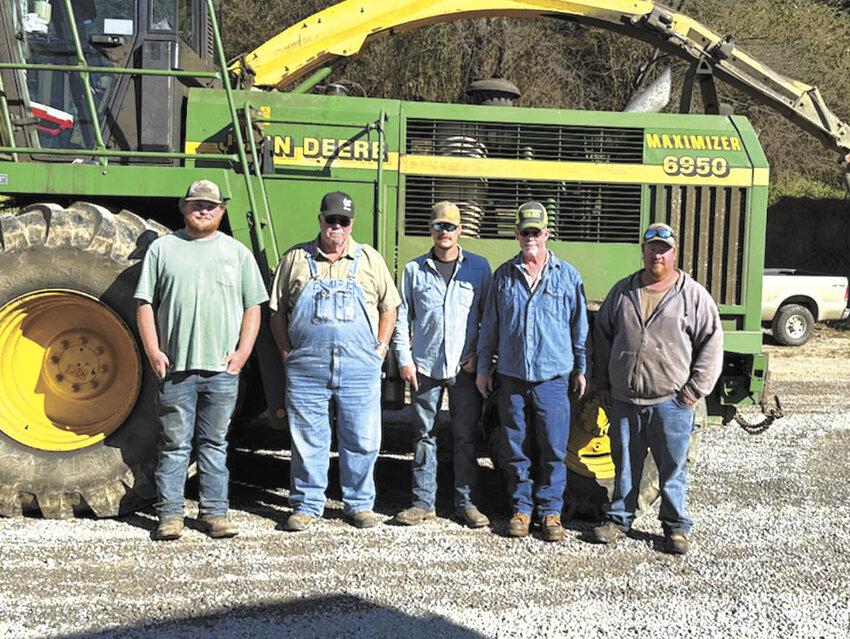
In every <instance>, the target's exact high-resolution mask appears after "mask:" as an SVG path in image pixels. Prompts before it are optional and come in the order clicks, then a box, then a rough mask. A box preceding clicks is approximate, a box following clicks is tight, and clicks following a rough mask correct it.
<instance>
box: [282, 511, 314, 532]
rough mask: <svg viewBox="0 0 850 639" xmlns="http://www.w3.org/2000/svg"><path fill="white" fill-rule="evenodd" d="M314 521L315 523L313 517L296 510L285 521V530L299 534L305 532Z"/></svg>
mask: <svg viewBox="0 0 850 639" xmlns="http://www.w3.org/2000/svg"><path fill="white" fill-rule="evenodd" d="M314 521H316V518H315V517H313V515H308V514H307V513H302V512H298V511H297V510H296V511H295V512H294V513H292V514H291V515H290V516H289V519H287V520H286V529H287V530H289V531H292V532H301V531H302V530H307V528H309V527H310V524H312V523H313V522H314Z"/></svg>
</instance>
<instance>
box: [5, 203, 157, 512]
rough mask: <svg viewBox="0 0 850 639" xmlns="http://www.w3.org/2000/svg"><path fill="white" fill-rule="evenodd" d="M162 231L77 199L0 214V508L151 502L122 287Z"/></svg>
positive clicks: (131, 326) (149, 436) (146, 430)
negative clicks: (65, 202)
mask: <svg viewBox="0 0 850 639" xmlns="http://www.w3.org/2000/svg"><path fill="white" fill-rule="evenodd" d="M166 231H167V229H166V228H165V227H162V226H160V225H158V224H156V223H154V222H145V221H144V220H142V219H141V218H139V217H138V216H136V215H133V214H132V213H128V212H126V211H122V212H121V213H118V214H117V215H113V214H112V213H110V212H109V211H107V210H106V209H104V208H102V207H99V206H96V205H93V204H86V203H76V204H73V205H72V206H70V207H68V208H67V209H64V208H62V207H60V206H57V205H55V204H36V205H32V206H29V207H27V208H25V209H24V210H23V211H21V212H20V213H17V214H10V213H6V214H3V215H0V514H2V515H6V516H12V515H20V514H22V512H23V511H35V510H40V511H41V514H42V515H43V516H44V517H47V518H51V519H53V518H66V517H71V516H74V515H75V514H79V513H84V512H87V511H91V512H93V513H94V514H95V515H97V516H98V517H108V516H115V515H118V514H120V513H123V512H128V511H131V510H134V509H136V508H138V507H140V506H142V505H144V504H145V503H147V502H149V501H150V500H151V499H152V498H153V496H154V494H155V491H154V488H153V482H152V477H153V469H154V467H155V464H156V447H157V436H158V433H157V431H158V429H157V427H156V416H155V413H154V401H155V391H156V380H155V378H154V376H153V373H152V371H151V370H150V367H149V366H146V365H144V363H143V359H142V357H141V354H140V351H139V348H138V346H137V337H136V333H137V330H136V320H135V307H136V303H135V301H134V299H133V293H134V291H135V286H136V281H137V279H138V275H139V269H140V268H141V264H140V260H141V258H142V256H143V255H144V252H145V249H146V248H147V246H148V245H149V244H150V242H152V241H153V240H154V239H155V238H156V237H157V236H158V235H160V234H162V233H164V232H166Z"/></svg>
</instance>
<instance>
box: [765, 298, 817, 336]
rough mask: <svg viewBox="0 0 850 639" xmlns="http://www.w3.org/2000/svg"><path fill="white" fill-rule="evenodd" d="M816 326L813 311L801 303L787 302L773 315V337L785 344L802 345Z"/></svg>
mask: <svg viewBox="0 0 850 639" xmlns="http://www.w3.org/2000/svg"><path fill="white" fill-rule="evenodd" d="M814 328H815V318H814V317H813V316H812V312H811V311H810V310H809V309H807V308H806V307H805V306H801V305H800V304H786V305H785V306H782V307H780V309H779V310H778V311H777V312H776V315H774V316H773V323H772V329H773V339H775V340H776V341H777V342H779V343H780V344H782V345H784V346H802V345H803V344H805V343H806V342H808V341H809V338H810V337H811V336H812V331H813V330H814Z"/></svg>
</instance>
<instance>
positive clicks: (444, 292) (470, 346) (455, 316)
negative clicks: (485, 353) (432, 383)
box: [392, 249, 493, 379]
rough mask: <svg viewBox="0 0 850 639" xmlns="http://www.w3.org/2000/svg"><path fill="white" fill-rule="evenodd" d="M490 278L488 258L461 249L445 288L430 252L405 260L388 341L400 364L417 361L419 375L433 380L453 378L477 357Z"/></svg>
mask: <svg viewBox="0 0 850 639" xmlns="http://www.w3.org/2000/svg"><path fill="white" fill-rule="evenodd" d="M492 279H493V276H492V274H491V273H490V265H489V264H488V263H487V260H485V259H484V258H483V257H480V256H478V255H474V254H473V253H467V252H464V251H463V250H462V249H461V251H460V254H459V255H458V260H457V267H456V268H455V272H454V275H452V278H451V279H450V280H449V284H448V286H446V280H445V279H443V276H442V275H440V273H439V272H438V271H437V268H436V266H434V255H433V251H431V252H429V253H427V254H425V255H421V256H420V257H417V258H416V259H415V260H413V261H411V262H408V263H407V265H405V267H404V272H403V273H402V275H401V286H400V287H399V289H400V293H401V305H400V306H399V307H398V319H396V325H395V332H394V333H393V339H392V346H393V349H394V351H395V356H396V359H397V360H398V363H399V366H408V365H410V364H413V363H415V364H416V368H417V370H418V371H419V372H420V373H422V374H423V375H427V376H428V377H433V378H434V379H448V378H450V377H454V376H455V375H457V373H458V371H459V370H460V366H459V364H460V362H462V361H464V360H466V359H469V358H470V357H473V356H474V355H475V350H476V347H477V344H478V325H479V323H480V321H481V312H482V310H483V309H484V301H485V300H486V299H487V295H488V293H489V291H490V284H491V282H492ZM411 329H412V332H413V348H412V354H411V343H410V341H411V340H410V333H411Z"/></svg>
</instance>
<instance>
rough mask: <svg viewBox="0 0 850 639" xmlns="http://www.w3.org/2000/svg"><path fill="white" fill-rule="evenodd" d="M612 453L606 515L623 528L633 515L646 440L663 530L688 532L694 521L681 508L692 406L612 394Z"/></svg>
mask: <svg viewBox="0 0 850 639" xmlns="http://www.w3.org/2000/svg"><path fill="white" fill-rule="evenodd" d="M609 418H610V422H611V426H610V428H609V429H608V437H609V438H610V439H611V458H612V459H613V461H614V468H615V476H614V492H613V494H612V496H611V504H610V505H609V506H607V507H606V509H605V516H606V518H607V519H608V520H610V521H612V522H614V524H616V525H617V527H618V528H620V529H621V530H623V531H626V530H629V528H631V526H632V522H633V521H634V519H635V510H637V502H638V496H639V495H640V480H641V475H642V474H643V462H644V460H645V459H646V449H647V446H648V447H649V449H650V450H651V451H652V456H653V458H654V459H655V465H656V466H657V467H658V484H659V488H660V492H661V511H660V513H659V515H658V519H660V520H661V525H662V527H663V528H664V532H665V533H670V532H681V533H685V534H687V533H689V532H690V530H691V526H692V525H693V521H692V520H691V518H690V517H688V513H687V511H686V510H685V499H686V497H687V492H688V466H687V459H688V446H689V444H690V441H691V432H692V431H693V428H694V409H693V407H691V406H687V405H685V404H683V403H682V402H680V401H679V400H678V399H671V400H669V401H666V402H663V403H661V404H656V405H654V406H637V405H635V404H629V403H626V402H621V401H618V400H616V399H612V400H611V414H610V416H609Z"/></svg>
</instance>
